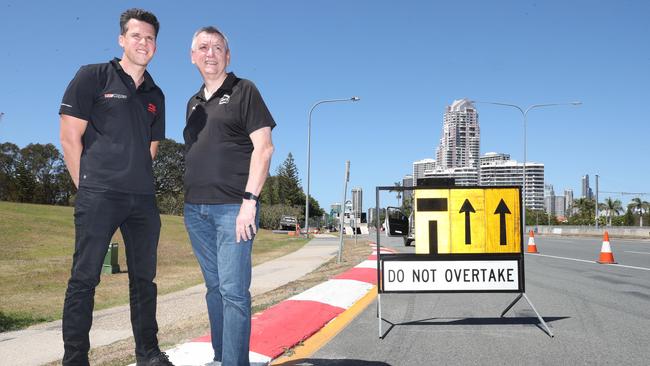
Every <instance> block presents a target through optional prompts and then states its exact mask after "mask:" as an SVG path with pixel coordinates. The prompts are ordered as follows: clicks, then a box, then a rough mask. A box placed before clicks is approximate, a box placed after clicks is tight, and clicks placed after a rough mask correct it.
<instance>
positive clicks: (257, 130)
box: [183, 27, 275, 366]
mask: <svg viewBox="0 0 650 366" xmlns="http://www.w3.org/2000/svg"><path fill="white" fill-rule="evenodd" d="M229 62H230V50H229V48H228V40H227V39H226V37H225V36H224V35H223V34H222V33H221V32H220V31H218V30H217V29H216V28H214V27H204V28H201V29H199V30H198V31H197V32H196V33H195V34H194V38H193V39H192V63H193V64H195V65H196V67H197V68H198V69H199V72H200V73H201V76H202V77H203V82H204V84H203V85H202V86H201V88H200V89H199V92H198V93H196V94H195V95H194V96H192V97H191V98H190V100H189V102H188V104H187V125H186V127H185V131H184V133H183V135H184V138H185V143H186V156H185V169H186V170H185V225H186V227H187V231H188V233H189V236H190V240H191V242H192V248H193V250H194V254H195V255H196V257H197V259H198V261H199V264H200V266H201V270H202V271H203V277H204V278H205V285H206V287H207V294H206V300H207V304H208V314H209V317H210V328H211V336H212V347H213V349H214V361H215V364H219V363H222V364H223V365H228V366H235V365H237V366H239V365H246V366H248V365H249V358H248V352H249V339H250V327H251V298H250V292H249V287H250V283H251V247H252V244H253V238H254V236H255V233H256V232H257V222H258V219H257V212H258V210H259V205H258V202H257V196H258V195H259V194H260V192H261V191H262V186H263V185H264V181H265V180H266V176H267V175H268V172H269V164H270V162H271V155H272V154H273V143H272V142H271V129H272V128H273V127H275V122H274V121H273V117H271V113H270V112H269V110H268V109H267V108H266V105H265V104H264V101H263V100H262V96H261V95H260V93H259V91H258V90H257V88H256V87H255V85H254V84H253V83H252V82H250V81H248V80H245V79H239V78H237V77H236V76H235V74H233V73H227V72H226V67H227V66H228V64H229Z"/></svg>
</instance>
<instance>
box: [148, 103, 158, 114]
mask: <svg viewBox="0 0 650 366" xmlns="http://www.w3.org/2000/svg"><path fill="white" fill-rule="evenodd" d="M147 110H148V111H149V112H151V114H156V105H155V104H153V103H149V105H147Z"/></svg>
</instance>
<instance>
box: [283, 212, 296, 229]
mask: <svg viewBox="0 0 650 366" xmlns="http://www.w3.org/2000/svg"><path fill="white" fill-rule="evenodd" d="M297 223H298V219H297V218H296V217H295V216H286V215H285V216H282V217H281V218H280V230H296V225H297Z"/></svg>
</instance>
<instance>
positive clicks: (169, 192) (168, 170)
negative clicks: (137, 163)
mask: <svg viewBox="0 0 650 366" xmlns="http://www.w3.org/2000/svg"><path fill="white" fill-rule="evenodd" d="M184 174H185V147H184V145H183V144H181V143H178V142H176V141H174V140H172V139H165V140H162V141H160V144H159V145H158V153H157V154H156V158H155V159H154V161H153V175H154V186H155V189H156V198H157V200H158V207H159V208H160V212H162V213H166V214H172V215H180V214H182V212H183V203H184V197H183V175H184Z"/></svg>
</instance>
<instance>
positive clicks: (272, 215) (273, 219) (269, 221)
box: [260, 204, 305, 230]
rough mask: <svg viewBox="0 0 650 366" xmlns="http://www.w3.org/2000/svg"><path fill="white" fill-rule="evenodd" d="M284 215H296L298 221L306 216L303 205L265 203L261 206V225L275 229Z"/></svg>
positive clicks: (264, 227)
mask: <svg viewBox="0 0 650 366" xmlns="http://www.w3.org/2000/svg"><path fill="white" fill-rule="evenodd" d="M283 215H288V216H295V217H297V218H298V221H300V220H302V219H303V218H304V217H305V214H304V213H303V212H302V208H301V207H297V206H288V205H265V204H262V205H261V206H260V227H261V228H263V229H269V230H274V229H277V228H278V227H280V218H281V217H282V216H283Z"/></svg>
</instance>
